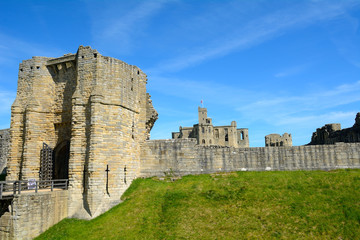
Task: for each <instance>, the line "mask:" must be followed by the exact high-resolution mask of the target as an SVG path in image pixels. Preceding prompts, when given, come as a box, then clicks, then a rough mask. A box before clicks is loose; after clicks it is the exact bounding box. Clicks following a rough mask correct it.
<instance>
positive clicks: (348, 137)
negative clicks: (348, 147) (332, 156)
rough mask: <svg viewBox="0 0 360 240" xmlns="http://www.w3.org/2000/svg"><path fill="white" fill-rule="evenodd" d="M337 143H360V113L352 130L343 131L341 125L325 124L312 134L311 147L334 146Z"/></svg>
mask: <svg viewBox="0 0 360 240" xmlns="http://www.w3.org/2000/svg"><path fill="white" fill-rule="evenodd" d="M337 142H348V143H350V142H360V112H359V113H357V114H356V117H355V123H354V125H353V126H352V127H350V128H345V129H341V124H340V123H331V124H325V126H323V127H321V128H318V129H316V132H314V133H313V134H312V137H311V142H310V143H309V145H319V144H334V143H337Z"/></svg>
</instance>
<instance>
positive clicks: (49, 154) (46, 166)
mask: <svg viewBox="0 0 360 240" xmlns="http://www.w3.org/2000/svg"><path fill="white" fill-rule="evenodd" d="M53 154H54V150H53V149H52V148H51V147H49V146H48V145H47V144H46V143H43V148H42V149H41V153H40V172H39V175H40V176H39V177H40V180H52V177H53ZM49 183H50V181H49ZM46 185H47V184H46V182H45V183H44V184H43V186H40V187H46Z"/></svg>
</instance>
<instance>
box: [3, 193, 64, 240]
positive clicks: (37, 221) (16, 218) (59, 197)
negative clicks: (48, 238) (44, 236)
mask: <svg viewBox="0 0 360 240" xmlns="http://www.w3.org/2000/svg"><path fill="white" fill-rule="evenodd" d="M1 201H5V200H1ZM67 205H68V191H67V190H62V191H54V192H43V193H31V194H21V195H16V196H15V197H14V199H13V200H12V202H11V205H9V211H8V212H5V213H4V214H3V215H2V216H1V217H0V239H2V240H6V239H22V240H24V239H33V238H35V237H36V236H38V235H39V234H41V233H42V232H44V231H46V230H47V229H48V228H49V227H51V226H53V225H54V224H56V223H58V222H59V221H61V220H62V219H64V218H66V217H67V216H68V211H67Z"/></svg>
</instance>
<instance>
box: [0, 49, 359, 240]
mask: <svg viewBox="0 0 360 240" xmlns="http://www.w3.org/2000/svg"><path fill="white" fill-rule="evenodd" d="M146 84H147V76H146V74H145V73H143V72H142V71H141V70H140V69H139V68H138V67H136V66H132V65H129V64H127V63H125V62H122V61H120V60H117V59H114V58H111V57H106V56H102V55H101V54H100V53H99V52H98V51H96V50H95V49H92V48H90V47H83V46H80V47H79V49H78V51H77V53H76V54H66V55H64V56H62V57H59V58H48V57H33V58H32V59H29V60H25V61H23V62H22V63H21V64H20V66H19V78H18V89H17V96H16V99H15V101H14V103H13V105H12V108H11V127H10V146H9V148H8V149H9V151H8V159H7V178H6V180H7V181H11V180H12V181H18V180H23V181H24V182H25V183H31V182H32V181H33V180H53V179H68V189H66V190H61V191H51V192H50V191H49V192H38V193H31V194H30V193H29V194H14V195H13V196H12V198H11V199H10V200H3V199H1V194H0V204H1V210H2V211H0V238H1V239H31V238H34V237H36V236H37V235H39V234H40V233H41V232H43V231H45V230H46V229H47V228H49V227H50V226H52V225H53V224H56V223H57V222H59V221H60V220H62V219H64V218H67V217H76V218H82V219H91V218H94V217H96V216H98V215H100V214H101V213H103V212H105V211H107V210H109V209H110V208H111V207H112V206H114V205H115V204H118V203H120V202H121V200H120V197H121V195H122V194H123V193H124V191H125V190H126V189H127V188H128V187H129V186H130V184H131V182H132V181H133V180H134V179H135V178H139V177H151V176H164V175H165V174H169V173H171V174H172V175H177V176H183V175H187V174H202V173H215V172H219V171H221V172H228V171H266V170H299V169H301V170H314V169H324V170H328V169H338V168H360V143H358V140H359V135H356V134H358V132H356V134H355V132H354V131H355V130H356V129H358V125H359V122H360V119H359V116H360V114H358V115H357V116H358V117H357V118H356V124H355V125H354V131H352V130H351V131H348V130H344V132H346V133H348V132H351V136H352V137H346V139H349V142H350V143H344V142H337V141H332V142H331V143H332V144H319V145H308V146H295V147H291V146H290V145H289V144H291V135H290V134H289V135H285V134H284V135H283V136H282V137H281V136H280V135H271V136H270V143H269V146H273V147H249V136H248V129H246V128H240V129H237V126H236V122H235V121H233V122H232V123H231V125H230V126H213V125H212V120H211V118H208V117H207V110H206V108H198V112H199V123H198V124H195V125H193V127H186V128H182V127H180V131H179V132H177V133H173V139H165V140H149V135H150V131H151V129H152V127H153V125H154V123H155V121H156V119H157V118H158V114H157V112H156V110H155V109H154V107H153V105H152V101H151V99H150V95H149V94H148V93H147V91H146ZM355 128H356V129H355ZM336 129H338V130H339V131H342V130H340V129H339V128H336ZM356 131H357V130H356ZM335 132H338V131H335ZM319 134H320V135H321V131H319ZM319 134H317V136H318V135H319ZM336 134H338V133H336ZM336 134H335V135H336ZM0 135H2V136H7V135H6V131H4V132H3V133H0ZM340 135H342V133H341V134H340ZM274 136H275V137H274ZM279 136H280V137H279ZM329 136H330V138H331V139H333V138H332V135H331V134H330V135H329ZM5 138H6V137H5ZM271 139H272V140H271ZM314 139H316V137H315V138H314ZM342 139H343V138H337V140H342ZM354 140H357V142H355V141H354ZM5 142H6V141H5ZM7 142H8V141H7ZM324 143H328V142H324ZM2 144H3V146H4V141H3V142H2ZM281 145H282V146H281ZM285 146H286V147H285ZM4 152H7V151H6V150H5V151H4ZM45 153H46V154H45ZM2 156H4V153H2ZM11 183H12V182H11ZM0 184H3V183H0ZM1 186H3V185H1ZM19 186H20V185H19ZM0 193H1V191H0Z"/></svg>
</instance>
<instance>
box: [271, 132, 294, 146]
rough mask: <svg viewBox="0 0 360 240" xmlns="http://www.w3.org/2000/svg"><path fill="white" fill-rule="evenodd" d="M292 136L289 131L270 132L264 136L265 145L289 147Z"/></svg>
mask: <svg viewBox="0 0 360 240" xmlns="http://www.w3.org/2000/svg"><path fill="white" fill-rule="evenodd" d="M291 146H292V137H291V134H289V133H284V134H283V135H282V136H281V135H280V134H276V133H272V134H269V135H266V136H265V147H291Z"/></svg>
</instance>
